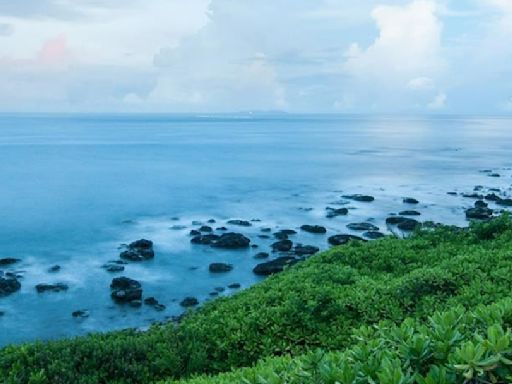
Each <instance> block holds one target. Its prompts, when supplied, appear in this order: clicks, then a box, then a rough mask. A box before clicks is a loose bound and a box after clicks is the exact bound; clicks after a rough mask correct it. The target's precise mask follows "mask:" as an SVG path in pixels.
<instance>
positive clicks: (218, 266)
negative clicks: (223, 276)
mask: <svg viewBox="0 0 512 384" xmlns="http://www.w3.org/2000/svg"><path fill="white" fill-rule="evenodd" d="M208 270H209V271H210V272H212V273H225V272H229V271H232V270H233V265H231V264H227V263H211V264H210V265H209V266H208Z"/></svg>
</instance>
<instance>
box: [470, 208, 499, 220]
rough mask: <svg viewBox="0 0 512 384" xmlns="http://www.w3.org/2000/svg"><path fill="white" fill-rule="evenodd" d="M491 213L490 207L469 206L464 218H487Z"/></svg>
mask: <svg viewBox="0 0 512 384" xmlns="http://www.w3.org/2000/svg"><path fill="white" fill-rule="evenodd" d="M492 213H493V210H492V209H490V208H469V209H468V210H466V219H468V220H471V219H475V220H487V219H490V218H491V217H492Z"/></svg>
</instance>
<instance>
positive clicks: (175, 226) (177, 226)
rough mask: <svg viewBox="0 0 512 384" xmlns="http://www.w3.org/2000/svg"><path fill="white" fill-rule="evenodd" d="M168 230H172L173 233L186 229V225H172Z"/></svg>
mask: <svg viewBox="0 0 512 384" xmlns="http://www.w3.org/2000/svg"><path fill="white" fill-rule="evenodd" d="M169 229H172V230H173V231H180V230H182V229H187V226H186V225H178V224H176V225H173V226H172V227H170V228H169Z"/></svg>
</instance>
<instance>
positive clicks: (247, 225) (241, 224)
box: [227, 220, 252, 227]
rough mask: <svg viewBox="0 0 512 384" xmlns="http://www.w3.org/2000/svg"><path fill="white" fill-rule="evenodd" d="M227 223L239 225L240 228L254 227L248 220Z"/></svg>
mask: <svg viewBox="0 0 512 384" xmlns="http://www.w3.org/2000/svg"><path fill="white" fill-rule="evenodd" d="M227 223H228V224H231V225H238V226H240V227H250V226H251V225H252V224H251V222H250V221H247V220H228V222H227Z"/></svg>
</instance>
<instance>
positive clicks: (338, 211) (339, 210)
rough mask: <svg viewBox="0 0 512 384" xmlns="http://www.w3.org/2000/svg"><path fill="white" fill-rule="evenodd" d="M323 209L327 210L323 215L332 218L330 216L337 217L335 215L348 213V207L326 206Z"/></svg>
mask: <svg viewBox="0 0 512 384" xmlns="http://www.w3.org/2000/svg"><path fill="white" fill-rule="evenodd" d="M325 210H326V211H327V215H326V216H325V217H327V218H328V219H332V218H334V217H337V216H346V215H348V208H331V207H327V208H325Z"/></svg>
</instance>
